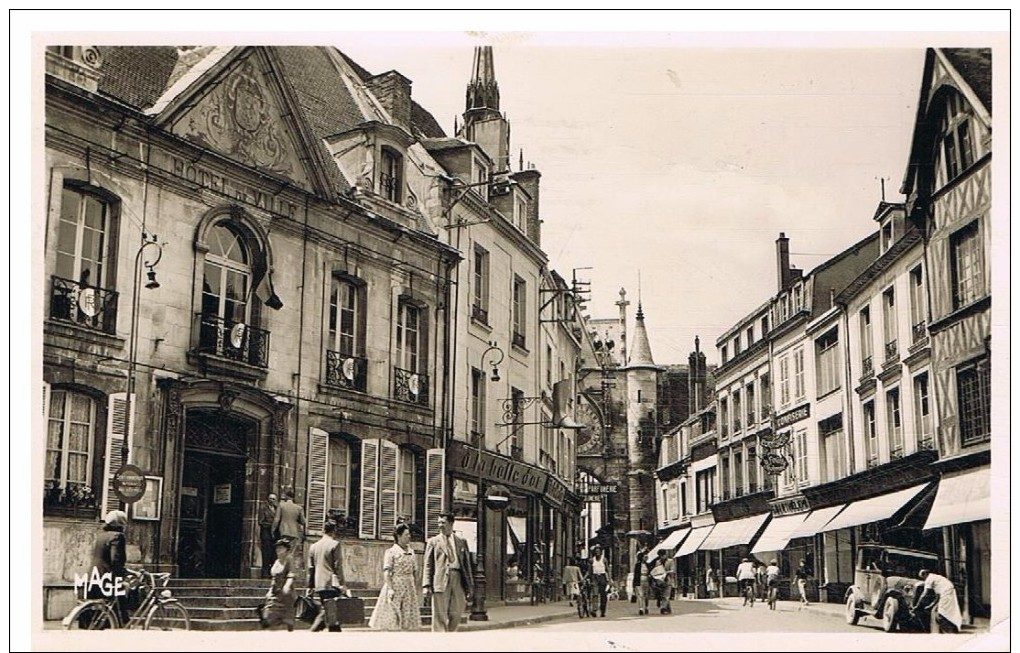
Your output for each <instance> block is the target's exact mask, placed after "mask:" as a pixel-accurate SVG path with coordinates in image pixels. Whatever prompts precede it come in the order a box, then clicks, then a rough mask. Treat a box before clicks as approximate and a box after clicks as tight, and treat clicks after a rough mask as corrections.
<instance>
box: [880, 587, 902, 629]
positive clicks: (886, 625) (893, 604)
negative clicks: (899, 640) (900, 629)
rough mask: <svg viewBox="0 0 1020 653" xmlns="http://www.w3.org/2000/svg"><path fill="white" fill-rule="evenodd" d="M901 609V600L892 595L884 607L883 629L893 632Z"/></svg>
mask: <svg viewBox="0 0 1020 653" xmlns="http://www.w3.org/2000/svg"><path fill="white" fill-rule="evenodd" d="M899 610H900V602H899V601H897V600H896V597H894V596H890V597H889V598H887V599H886V600H885V607H883V608H882V630H884V631H885V632H887V633H891V632H893V631H894V630H896V616H897V613H898V612H899Z"/></svg>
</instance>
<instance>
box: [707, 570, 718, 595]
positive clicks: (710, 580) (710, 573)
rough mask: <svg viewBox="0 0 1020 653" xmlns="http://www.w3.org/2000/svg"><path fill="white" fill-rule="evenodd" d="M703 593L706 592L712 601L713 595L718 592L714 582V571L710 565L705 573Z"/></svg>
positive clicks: (716, 584)
mask: <svg viewBox="0 0 1020 653" xmlns="http://www.w3.org/2000/svg"><path fill="white" fill-rule="evenodd" d="M705 591H706V592H708V598H710V599H714V598H715V593H716V592H718V591H719V585H718V583H716V580H715V569H714V568H713V567H712V565H709V566H708V570H706V571H705Z"/></svg>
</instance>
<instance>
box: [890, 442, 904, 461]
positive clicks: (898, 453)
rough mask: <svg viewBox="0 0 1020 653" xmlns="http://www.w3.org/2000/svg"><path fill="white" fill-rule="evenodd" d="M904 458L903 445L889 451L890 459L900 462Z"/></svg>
mask: <svg viewBox="0 0 1020 653" xmlns="http://www.w3.org/2000/svg"><path fill="white" fill-rule="evenodd" d="M902 457H903V445H902V444H901V445H898V446H896V447H893V448H891V449H890V450H889V459H890V460H898V459H900V458H902Z"/></svg>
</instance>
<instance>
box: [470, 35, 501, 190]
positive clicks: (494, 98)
mask: <svg viewBox="0 0 1020 653" xmlns="http://www.w3.org/2000/svg"><path fill="white" fill-rule="evenodd" d="M466 95H467V96H466V102H465V108H464V124H463V125H462V126H461V128H460V130H459V131H458V132H457V136H459V137H461V138H463V139H465V140H469V141H472V142H474V143H478V145H479V146H481V148H482V149H483V150H485V153H486V154H488V155H489V158H491V159H492V161H493V163H494V164H495V170H494V171H493V172H509V171H510V123H509V122H508V121H507V119H506V117H505V116H504V115H503V114H501V113H500V111H499V84H497V83H496V69H495V67H494V66H493V63H492V46H491V45H482V46H478V47H476V48H475V59H474V64H473V65H472V68H471V80H470V81H469V82H468V85H467V94H466Z"/></svg>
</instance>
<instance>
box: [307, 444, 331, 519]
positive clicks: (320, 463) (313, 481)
mask: <svg viewBox="0 0 1020 653" xmlns="http://www.w3.org/2000/svg"><path fill="white" fill-rule="evenodd" d="M328 472H329V433H326V432H325V431H323V430H322V429H317V428H315V427H312V428H309V429H308V498H307V502H308V505H307V510H306V514H307V515H308V530H309V532H310V533H313V534H315V535H318V534H319V533H321V532H322V526H323V524H325V523H326V493H327V492H328V491H329V487H328V483H329V478H328Z"/></svg>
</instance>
